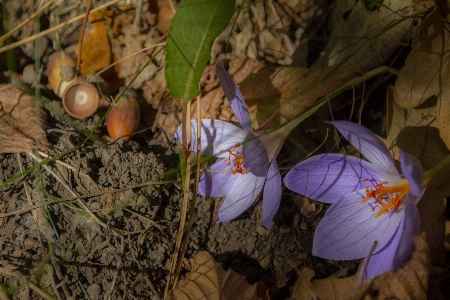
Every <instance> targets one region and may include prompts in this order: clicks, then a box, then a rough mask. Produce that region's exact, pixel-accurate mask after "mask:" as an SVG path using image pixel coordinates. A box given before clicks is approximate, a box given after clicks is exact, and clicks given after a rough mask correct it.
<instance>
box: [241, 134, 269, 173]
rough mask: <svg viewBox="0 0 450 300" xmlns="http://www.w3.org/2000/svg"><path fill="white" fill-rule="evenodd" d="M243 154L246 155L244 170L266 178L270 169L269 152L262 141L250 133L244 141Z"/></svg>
mask: <svg viewBox="0 0 450 300" xmlns="http://www.w3.org/2000/svg"><path fill="white" fill-rule="evenodd" d="M242 154H243V155H244V168H246V169H247V170H248V171H249V172H251V173H253V175H255V176H266V174H267V168H268V167H269V157H268V156H267V150H266V148H265V147H264V144H263V143H262V142H261V140H260V139H258V138H256V137H255V135H254V134H253V133H249V134H248V135H247V138H246V139H245V141H244V145H243V149H242Z"/></svg>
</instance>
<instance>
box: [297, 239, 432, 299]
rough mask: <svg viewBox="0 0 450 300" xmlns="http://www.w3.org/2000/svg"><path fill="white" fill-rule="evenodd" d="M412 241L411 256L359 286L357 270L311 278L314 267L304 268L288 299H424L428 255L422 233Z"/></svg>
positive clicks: (426, 286)
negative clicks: (389, 270) (404, 262)
mask: <svg viewBox="0 0 450 300" xmlns="http://www.w3.org/2000/svg"><path fill="white" fill-rule="evenodd" d="M414 244H415V245H416V249H415V250H414V252H413V254H412V255H411V258H410V259H409V261H408V262H407V263H406V264H405V265H404V266H403V267H401V268H400V269H399V270H398V271H397V272H396V273H392V272H388V273H384V274H382V275H380V276H378V277H376V278H375V279H374V280H372V281H365V282H363V283H362V285H360V286H358V276H359V275H358V273H357V274H355V275H353V276H351V277H347V278H331V277H329V278H325V279H313V277H314V275H315V273H314V271H313V270H311V269H309V268H305V269H303V270H302V271H301V273H300V276H299V278H298V279H297V282H296V283H295V286H294V289H293V292H292V295H291V299H292V300H310V299H321V300H328V299H330V300H331V299H333V300H334V299H346V300H359V299H361V300H362V299H419V300H420V299H426V295H427V288H428V279H429V276H430V270H431V263H430V261H431V259H430V249H429V248H428V245H427V242H426V238H425V234H421V235H419V236H417V237H415V238H414ZM372 296H374V297H373V298H372Z"/></svg>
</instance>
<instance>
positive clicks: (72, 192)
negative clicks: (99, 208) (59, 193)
mask: <svg viewBox="0 0 450 300" xmlns="http://www.w3.org/2000/svg"><path fill="white" fill-rule="evenodd" d="M27 154H28V155H29V156H31V157H32V158H33V159H34V160H36V161H37V162H41V159H39V158H38V157H37V156H36V155H34V154H33V153H31V152H27ZM43 167H44V169H45V170H47V171H48V172H49V173H50V174H52V176H53V177H54V178H55V179H56V180H57V181H59V183H61V185H62V186H63V187H65V188H66V190H67V191H68V192H69V193H71V194H72V195H73V196H74V197H77V196H78V195H77V194H76V193H75V192H74V191H73V190H72V189H71V188H70V187H69V186H68V185H67V184H66V183H65V182H64V181H63V180H62V179H61V178H60V177H59V176H58V175H57V174H56V173H55V172H54V171H53V170H52V169H51V168H50V167H49V166H47V165H43ZM77 203H78V205H80V206H81V208H82V209H83V210H84V211H86V212H87V213H88V214H89V215H90V216H91V218H92V220H93V221H95V222H96V223H97V224H99V225H100V226H102V227H104V228H105V229H107V230H108V229H109V230H111V232H112V233H113V234H114V235H120V233H119V232H117V231H116V230H115V229H114V228H109V227H108V226H107V225H106V224H105V223H104V222H102V221H101V220H100V219H99V218H97V216H96V215H95V214H94V213H93V212H92V211H91V210H90V209H89V208H88V207H87V206H86V204H85V203H84V202H83V200H81V199H77Z"/></svg>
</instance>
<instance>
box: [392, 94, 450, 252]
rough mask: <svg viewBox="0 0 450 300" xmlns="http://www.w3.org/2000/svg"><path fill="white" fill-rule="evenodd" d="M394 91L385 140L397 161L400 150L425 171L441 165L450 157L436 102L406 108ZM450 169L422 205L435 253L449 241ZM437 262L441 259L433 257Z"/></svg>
mask: <svg viewBox="0 0 450 300" xmlns="http://www.w3.org/2000/svg"><path fill="white" fill-rule="evenodd" d="M393 92H394V91H393V88H392V87H391V88H389V89H388V93H387V108H388V111H387V138H386V139H383V141H384V143H385V144H386V146H387V147H388V148H389V149H390V150H391V152H392V153H393V154H394V157H395V158H396V159H399V156H398V148H401V149H402V150H404V151H405V152H408V153H410V154H412V155H414V156H415V157H417V158H418V159H419V160H420V163H421V165H422V166H423V168H424V170H428V169H431V168H432V167H434V166H436V165H438V164H439V163H440V162H441V161H442V160H443V159H445V158H446V157H447V156H448V155H449V151H448V149H447V147H446V146H445V144H444V142H443V141H442V139H441V135H440V129H439V128H438V124H437V116H436V99H434V101H432V99H431V100H429V101H427V102H426V103H424V105H421V106H420V107H416V108H402V107H400V106H398V105H397V104H395V102H394V100H393V96H392V95H393ZM449 176H450V168H445V169H443V170H442V171H441V172H440V173H439V174H437V176H434V178H433V179H432V181H431V182H430V183H429V185H428V187H427V189H426V190H425V193H424V195H423V197H422V200H421V201H420V203H419V205H418V208H419V211H420V219H421V229H422V230H423V231H424V232H425V233H426V234H427V237H428V243H429V245H430V247H431V249H432V250H434V249H437V248H439V247H442V245H443V244H444V239H445V233H444V230H445V227H444V218H443V214H444V211H445V206H446V205H445V198H446V197H448V196H450V186H449V184H448V178H449ZM433 257H434V258H437V255H435V254H433Z"/></svg>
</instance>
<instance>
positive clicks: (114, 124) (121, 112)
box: [105, 90, 141, 141]
mask: <svg viewBox="0 0 450 300" xmlns="http://www.w3.org/2000/svg"><path fill="white" fill-rule="evenodd" d="M136 97H137V96H136V93H135V92H133V91H131V90H127V91H126V92H125V93H124V94H123V96H122V97H121V98H120V99H119V101H118V102H117V103H116V107H117V108H113V109H112V110H111V111H110V113H109V114H108V116H107V117H106V121H105V124H106V129H107V130H108V133H109V136H110V137H111V138H112V139H113V140H114V141H116V140H117V139H118V138H121V137H123V139H124V140H125V141H129V140H130V139H131V134H133V133H135V132H136V130H137V129H138V127H139V120H140V117H141V115H140V110H139V102H138V101H137V99H136Z"/></svg>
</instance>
